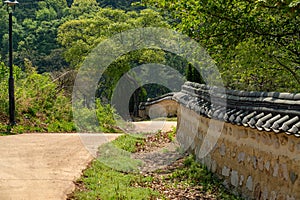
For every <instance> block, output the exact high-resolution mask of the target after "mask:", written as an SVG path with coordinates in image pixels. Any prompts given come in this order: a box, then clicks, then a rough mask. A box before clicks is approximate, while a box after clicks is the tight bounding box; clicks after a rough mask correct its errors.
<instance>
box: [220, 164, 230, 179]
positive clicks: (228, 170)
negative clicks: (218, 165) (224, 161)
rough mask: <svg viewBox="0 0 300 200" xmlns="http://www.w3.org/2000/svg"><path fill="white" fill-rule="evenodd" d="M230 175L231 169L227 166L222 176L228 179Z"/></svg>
mask: <svg viewBox="0 0 300 200" xmlns="http://www.w3.org/2000/svg"><path fill="white" fill-rule="evenodd" d="M229 174H230V168H227V167H226V166H224V167H223V169H222V175H223V176H227V177H228V176H229Z"/></svg>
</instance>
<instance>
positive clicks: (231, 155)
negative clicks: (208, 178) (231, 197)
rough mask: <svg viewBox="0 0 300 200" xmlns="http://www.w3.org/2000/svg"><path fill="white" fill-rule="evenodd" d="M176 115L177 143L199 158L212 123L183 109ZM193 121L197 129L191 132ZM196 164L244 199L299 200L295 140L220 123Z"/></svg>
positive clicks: (299, 151)
mask: <svg viewBox="0 0 300 200" xmlns="http://www.w3.org/2000/svg"><path fill="white" fill-rule="evenodd" d="M177 115H178V124H177V129H178V130H179V131H178V133H177V139H178V140H179V142H180V143H181V144H183V145H185V144H188V145H189V146H190V148H189V151H191V152H193V153H195V155H196V156H197V155H199V154H200V152H199V149H200V148H199V147H200V146H201V145H202V142H203V138H205V136H206V134H207V130H208V126H209V123H210V120H214V119H209V118H207V117H203V116H201V115H198V114H197V113H195V112H194V111H192V110H190V109H188V108H186V107H184V106H180V108H179V112H178V114H177ZM195 120H196V121H198V123H199V125H198V126H194V129H191V124H195ZM195 128H196V129H195ZM191 140H192V141H191ZM200 162H202V163H203V164H204V165H206V166H207V168H208V169H209V170H211V171H212V172H213V173H216V174H218V175H219V176H220V177H221V178H223V179H224V180H225V181H224V184H225V186H227V187H228V188H230V189H232V190H233V191H234V192H235V193H239V194H242V196H243V197H244V198H246V199H274V200H275V199H300V179H299V177H298V176H299V175H300V140H299V139H298V138H296V137H295V136H288V135H286V134H284V133H279V134H274V133H272V132H266V131H262V132H260V131H258V130H256V129H252V128H247V127H242V126H237V125H233V124H230V123H224V125H223V129H222V131H221V135H220V137H219V139H218V141H217V144H216V145H215V147H214V148H213V150H212V151H211V152H210V153H209V154H208V155H207V156H206V157H205V158H202V159H200Z"/></svg>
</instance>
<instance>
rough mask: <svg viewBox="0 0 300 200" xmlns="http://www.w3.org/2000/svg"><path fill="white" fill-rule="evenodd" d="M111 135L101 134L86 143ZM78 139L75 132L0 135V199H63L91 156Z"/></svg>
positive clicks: (96, 144) (95, 144) (97, 143)
mask: <svg viewBox="0 0 300 200" xmlns="http://www.w3.org/2000/svg"><path fill="white" fill-rule="evenodd" d="M115 137H116V135H105V136H104V135H103V134H102V136H98V137H97V138H98V140H97V141H96V142H94V143H90V146H93V145H94V146H98V145H100V144H101V143H104V142H107V141H108V140H112V139H114V138H115ZM87 138H88V137H85V141H86V143H87V141H89V140H87ZM101 138H102V140H101ZM82 141H83V139H82V136H81V137H80V136H79V135H78V134H22V135H14V136H5V137H0V199H1V200H11V199H12V200H14V199H16V200H35V199H36V200H48V199H51V200H52V199H53V200H59V199H66V194H68V193H70V192H72V190H73V189H74V188H75V187H74V184H73V181H74V180H76V179H77V178H79V177H80V175H81V172H82V170H83V169H85V168H86V166H87V165H88V163H89V162H90V161H91V160H92V159H93V156H92V155H91V153H90V152H89V151H88V150H87V149H86V147H85V146H84V145H83V143H82ZM90 141H93V140H90Z"/></svg>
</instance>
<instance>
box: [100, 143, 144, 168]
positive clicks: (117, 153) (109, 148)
mask: <svg viewBox="0 0 300 200" xmlns="http://www.w3.org/2000/svg"><path fill="white" fill-rule="evenodd" d="M126 147H127V145H126ZM97 159H98V160H99V161H100V162H102V163H103V164H105V165H107V166H109V167H111V168H113V169H114V170H117V171H120V172H131V173H133V172H134V173H137V172H138V167H140V166H141V165H142V164H143V162H142V161H141V160H137V159H133V158H131V153H130V152H128V151H125V150H123V149H120V148H119V147H117V146H115V145H114V144H112V143H108V144H104V145H101V146H100V147H99V151H98V157H97Z"/></svg>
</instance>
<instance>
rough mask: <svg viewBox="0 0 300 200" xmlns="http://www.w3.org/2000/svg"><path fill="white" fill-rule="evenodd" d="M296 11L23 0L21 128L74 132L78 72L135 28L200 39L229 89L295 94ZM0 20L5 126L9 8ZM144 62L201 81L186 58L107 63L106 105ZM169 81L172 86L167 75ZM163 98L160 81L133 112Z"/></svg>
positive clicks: (292, 2)
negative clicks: (105, 44) (104, 45)
mask: <svg viewBox="0 0 300 200" xmlns="http://www.w3.org/2000/svg"><path fill="white" fill-rule="evenodd" d="M132 3H133V4H132ZM299 10H300V2H299V0H284V1H283V0H264V1H263V0H259V1H253V0H229V1H224V0H201V1H198V0H182V1H176V0H147V1H138V0H130V1H122V0H40V1H29V0H23V1H21V2H20V4H19V5H18V6H17V7H16V9H15V11H14V14H13V16H14V17H13V41H14V42H13V48H14V64H15V65H17V66H19V68H18V67H17V68H16V74H15V76H16V81H17V83H16V92H17V94H16V97H17V109H18V110H17V114H18V122H19V123H20V124H23V125H24V126H28V128H25V129H29V127H31V129H33V131H59V130H60V129H61V130H67V131H73V130H74V129H75V128H74V125H73V124H72V123H71V122H70V121H71V111H70V107H71V106H70V105H71V104H70V102H71V100H70V96H71V93H72V86H73V83H74V79H75V77H76V73H77V70H78V69H79V68H80V66H81V65H82V63H83V61H84V59H85V58H86V56H87V55H88V54H89V53H90V52H91V50H92V49H93V48H94V47H96V46H97V45H98V44H99V43H101V42H102V41H104V40H105V39H107V38H110V37H111V36H113V35H115V34H117V33H120V32H122V31H126V30H130V29H135V28H139V27H149V26H155V27H166V28H173V29H175V30H178V31H179V32H183V33H184V34H187V35H188V36H189V37H191V38H193V39H195V40H196V41H198V42H199V43H200V44H201V45H202V46H203V47H205V49H206V50H207V51H208V52H209V54H210V55H211V57H212V58H213V59H214V60H215V62H216V64H217V66H218V67H219V70H220V72H221V74H222V79H223V80H224V83H225V85H226V87H228V88H232V89H240V90H259V91H262V90H263V91H280V92H299V91H300V62H299V60H300V40H299V39H300V30H299V21H300V17H299V16H300V15H299V12H300V11H299ZM0 15H1V16H2V17H1V19H0V26H1V29H0V61H1V69H0V76H1V79H0V80H1V81H0V84H1V94H0V101H1V105H0V109H1V110H0V120H1V123H2V124H5V123H7V106H8V105H7V104H8V101H7V80H6V79H7V68H6V67H5V66H4V64H3V63H7V60H8V45H7V44H8V14H7V7H6V5H5V4H2V5H0ZM2 62H3V63H2ZM147 63H160V64H163V65H167V66H171V67H173V68H174V69H175V70H177V71H179V72H180V73H181V74H184V75H186V78H187V80H190V81H195V82H200V83H202V82H203V79H202V77H201V76H200V75H199V73H198V72H197V71H196V70H195V68H194V66H192V65H190V64H189V63H187V61H186V60H184V59H183V58H181V57H180V56H178V55H173V54H172V53H170V52H164V51H162V50H157V49H140V50H137V51H133V52H130V53H128V54H125V55H123V56H122V57H120V58H118V59H117V60H116V61H115V62H114V63H112V64H111V65H110V66H109V68H108V69H107V70H106V71H105V73H104V74H103V77H101V79H100V80H99V87H98V90H97V93H96V96H97V97H99V98H101V101H102V103H103V102H104V100H109V99H110V98H111V96H112V93H113V90H114V88H115V87H116V84H117V82H118V80H119V79H120V77H122V76H123V75H124V73H126V72H127V71H129V70H130V69H133V68H134V67H137V66H140V65H142V64H147ZM29 69H30V70H29ZM28 70H29V71H28ZM145 73H147V72H145ZM163 76H165V77H166V79H168V80H172V77H169V76H171V75H169V74H168V72H164V74H163ZM127 78H128V79H129V81H132V80H131V79H130V77H127ZM53 80H55V81H53ZM133 84H136V83H133ZM166 92H169V90H168V88H164V87H163V86H160V85H156V84H149V85H145V86H143V87H142V88H139V89H138V90H137V91H136V92H135V93H134V95H133V98H132V101H131V104H130V107H131V110H132V108H133V107H137V105H138V103H139V101H141V100H145V99H146V98H148V97H155V96H156V95H161V94H163V93H166ZM54 97H55V98H54ZM106 102H107V101H106ZM108 102H109V101H108ZM102 103H100V102H99V105H101V106H102ZM104 107H105V106H104ZM60 109H61V110H60ZM107 109H108V110H111V111H112V110H113V109H112V108H107ZM58 112H60V113H58ZM87 113H88V111H87ZM88 116H89V115H88V114H87V116H86V117H88ZM98 116H101V114H99V112H98ZM107 120H108V121H110V120H111V119H107ZM58 121H60V122H58ZM65 122H66V123H65ZM109 123H110V122H109ZM49 124H52V125H51V126H50V125H49ZM32 127H36V128H32ZM61 127H63V128H61ZM104 129H105V130H109V129H110V128H109V127H108V128H107V127H106V128H104Z"/></svg>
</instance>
